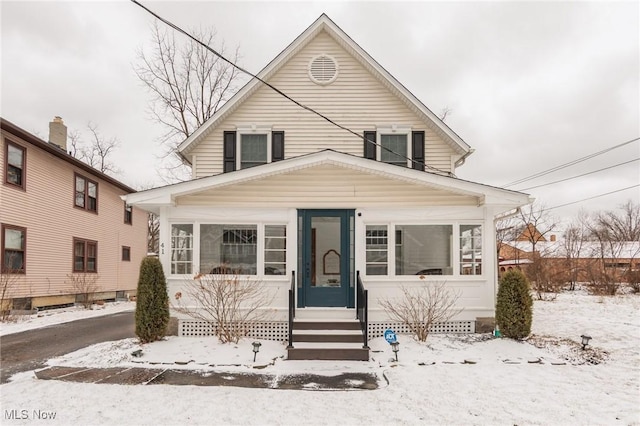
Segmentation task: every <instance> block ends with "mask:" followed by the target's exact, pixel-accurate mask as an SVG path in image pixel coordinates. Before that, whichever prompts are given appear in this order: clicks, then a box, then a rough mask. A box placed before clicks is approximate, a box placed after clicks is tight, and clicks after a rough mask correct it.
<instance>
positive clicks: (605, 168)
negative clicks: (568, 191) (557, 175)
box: [519, 157, 640, 191]
mask: <svg viewBox="0 0 640 426" xmlns="http://www.w3.org/2000/svg"><path fill="white" fill-rule="evenodd" d="M638 160H640V157H638V158H634V159H633V160H629V161H625V162H624V163H618V164H614V165H613V166H609V167H604V168H602V169H598V170H593V171H591V172H587V173H582V174H581V175H577V176H571V177H568V178H564V179H560V180H556V181H553V182H549V183H543V184H541V185H536V186H530V187H528V188H522V189H519V191H528V190H530V189H536V188H541V187H543V186H549V185H554V184H556V183H560V182H566V181H568V180H571V179H577V178H581V177H584V176H587V175H592V174H594V173H598V172H602V171H604V170H609V169H613V168H615V167H620V166H624V165H625V164H629V163H633V162H634V161H638Z"/></svg>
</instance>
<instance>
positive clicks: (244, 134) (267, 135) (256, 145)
mask: <svg viewBox="0 0 640 426" xmlns="http://www.w3.org/2000/svg"><path fill="white" fill-rule="evenodd" d="M237 135H238V145H237V150H238V155H237V163H236V164H237V169H238V170H241V169H248V168H250V167H255V166H260V165H262V164H267V163H269V162H271V128H266V127H256V126H252V127H250V128H243V127H239V128H238V132H237Z"/></svg>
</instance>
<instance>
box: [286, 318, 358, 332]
mask: <svg viewBox="0 0 640 426" xmlns="http://www.w3.org/2000/svg"><path fill="white" fill-rule="evenodd" d="M293 329H294V330H360V322H358V321H357V320H331V321H327V320H297V319H296V320H295V321H294V322H293Z"/></svg>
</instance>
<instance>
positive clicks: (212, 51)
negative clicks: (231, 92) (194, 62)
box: [131, 0, 453, 176]
mask: <svg viewBox="0 0 640 426" xmlns="http://www.w3.org/2000/svg"><path fill="white" fill-rule="evenodd" d="M131 2H132V3H134V4H136V5H138V6H140V7H141V8H142V9H144V10H146V11H147V12H148V13H149V14H151V15H153V16H154V17H155V18H156V19H158V20H159V21H161V22H164V23H165V24H166V25H168V26H169V27H171V28H173V29H174V30H176V31H178V32H179V33H181V34H184V35H185V36H187V37H188V38H190V39H191V40H193V41H194V42H196V43H198V44H199V45H200V46H202V47H204V48H205V49H207V50H208V51H209V52H211V53H213V54H214V55H216V56H217V57H218V58H220V59H222V60H223V61H225V62H226V63H228V64H229V65H231V66H232V67H234V68H236V69H237V70H238V71H241V72H243V73H245V74H247V75H248V76H250V77H251V78H255V79H256V80H258V81H259V82H260V83H262V84H264V85H265V86H267V87H269V88H270V89H272V90H273V91H274V92H276V93H277V94H279V95H280V96H282V97H284V98H285V99H288V100H289V101H291V102H293V103H294V104H296V105H297V106H299V107H300V108H302V109H304V110H307V111H309V112H310V113H312V114H315V115H317V116H318V117H320V118H322V119H324V120H326V121H327V122H329V123H331V124H332V125H334V126H336V127H338V128H340V129H342V130H345V131H347V132H349V133H351V134H353V135H355V136H356V137H358V138H359V139H362V140H363V141H365V142H367V143H371V144H373V145H375V146H377V147H380V148H381V149H384V150H385V151H387V152H390V153H391V154H394V155H397V156H398V157H400V158H404V159H406V160H409V161H410V162H411V163H412V164H419V165H421V166H422V163H419V162H417V161H416V160H414V159H412V158H409V157H407V156H405V155H402V154H398V153H397V152H394V151H393V150H391V149H389V148H387V147H385V146H382V145H381V144H379V143H377V142H375V141H370V140H368V139H366V138H365V137H364V135H361V134H359V133H357V132H355V131H353V130H351V129H349V128H348V127H345V126H343V125H341V124H339V123H336V122H335V121H333V120H332V119H330V118H329V117H327V116H326V115H324V114H322V113H320V112H318V111H316V110H314V109H313V108H311V107H308V106H306V105H304V104H302V103H300V102H298V101H296V100H295V99H293V98H292V97H290V96H289V95H287V94H286V93H284V92H283V91H282V90H280V89H278V88H277V87H275V86H273V85H272V84H271V83H268V82H266V81H265V80H263V79H261V78H260V77H258V76H257V75H255V74H253V73H252V72H250V71H247V70H246V69H244V68H242V67H241V66H239V65H237V64H235V63H234V62H232V61H231V60H229V59H227V58H225V57H224V56H223V55H222V54H220V53H218V52H217V51H216V50H214V49H213V48H211V47H209V45H208V44H206V43H204V42H202V41H200V40H198V39H197V38H196V37H194V36H192V35H191V34H189V33H188V32H187V31H185V30H183V29H182V28H180V27H179V26H177V25H176V24H174V23H172V22H170V21H168V20H167V19H165V18H163V17H161V16H160V15H158V14H157V13H155V12H153V11H152V10H151V9H149V8H148V7H146V6H144V5H143V4H142V3H140V2H138V1H137V0H131ZM409 143H410V141H409V140H407V144H409ZM424 167H426V168H428V169H431V170H433V171H434V172H437V173H444V174H446V175H448V176H453V173H452V172H447V171H444V170H440V169H438V168H436V167H433V166H430V165H428V164H426V163H425V164H424Z"/></svg>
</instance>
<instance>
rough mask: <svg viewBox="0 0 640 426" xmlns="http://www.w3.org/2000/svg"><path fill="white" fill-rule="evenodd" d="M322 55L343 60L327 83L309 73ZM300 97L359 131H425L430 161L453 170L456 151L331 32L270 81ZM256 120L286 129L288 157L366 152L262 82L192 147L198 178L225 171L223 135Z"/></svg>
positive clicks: (353, 138)
mask: <svg viewBox="0 0 640 426" xmlns="http://www.w3.org/2000/svg"><path fill="white" fill-rule="evenodd" d="M319 54H328V55H330V56H333V57H334V58H335V59H336V60H337V62H338V64H339V67H340V68H339V75H338V78H337V79H336V81H335V82H334V83H332V84H330V85H327V86H320V85H317V84H315V83H313V82H312V81H311V80H310V79H309V77H308V74H307V65H308V63H309V61H310V60H311V59H312V58H313V57H315V56H316V55H319ZM269 82H270V83H271V84H273V85H274V86H276V87H278V88H279V89H281V90H282V91H283V92H284V93H286V94H288V95H289V96H291V97H292V98H294V99H296V100H297V101H299V102H301V103H302V104H305V105H307V106H309V107H311V108H313V109H315V110H317V111H318V112H320V113H322V114H325V115H326V116H328V117H329V118H331V119H332V120H334V121H336V122H337V123H339V124H341V125H343V126H345V127H348V128H349V129H352V130H353V131H354V132H356V133H357V134H358V135H362V133H363V132H364V131H365V130H375V129H376V126H379V125H390V124H397V125H398V126H409V127H411V128H412V130H422V131H424V132H425V146H426V161H427V163H428V164H429V165H431V166H432V167H436V168H438V169H440V170H444V171H451V155H452V154H454V152H453V151H452V149H451V148H450V147H449V145H447V144H446V143H445V142H444V141H442V139H441V138H440V137H439V136H438V135H436V134H435V132H433V130H431V129H430V128H428V127H427V125H426V124H425V123H424V122H423V121H422V120H421V119H420V118H419V117H418V115H417V114H415V113H414V112H413V111H412V110H411V109H410V108H409V107H408V106H407V105H406V104H405V103H404V102H403V101H402V100H401V99H400V98H399V97H397V96H395V95H394V94H393V93H392V92H391V91H390V90H389V89H388V88H387V87H386V86H385V85H383V84H382V83H381V82H380V81H378V80H377V79H376V78H375V77H374V76H373V75H372V74H371V73H369V72H368V71H367V70H366V69H365V68H364V67H363V66H362V65H361V64H360V63H359V62H357V61H356V60H355V59H354V58H353V57H352V56H351V55H350V54H349V53H347V52H346V51H345V50H344V49H343V48H342V47H340V46H339V45H338V44H337V43H336V42H335V41H334V40H333V39H332V38H331V37H330V36H329V35H328V34H326V33H324V32H322V33H320V34H319V35H318V36H317V37H316V38H315V39H314V40H312V41H311V42H310V43H309V44H308V45H307V46H306V47H305V48H304V49H302V50H301V51H300V52H299V53H298V54H296V55H295V56H293V57H292V58H291V59H290V60H289V62H288V63H287V64H285V66H284V67H283V68H282V69H281V70H280V71H279V72H278V73H276V74H275V75H274V76H273V77H272V78H271V79H270V81H269ZM243 124H244V125H246V124H256V125H258V126H260V125H266V126H271V127H272V129H273V130H284V131H285V158H292V157H297V156H300V155H304V154H309V153H312V152H316V151H318V150H322V149H333V150H335V151H340V152H345V153H348V154H352V155H357V156H362V154H363V141H362V139H361V138H360V137H358V136H355V135H353V134H351V133H349V132H347V131H345V130H342V129H339V128H337V127H335V126H333V125H332V124H330V123H328V122H327V121H325V120H324V119H322V118H320V117H318V116H316V115H314V114H313V113H311V112H309V111H305V110H303V109H301V108H300V107H298V106H296V105H295V104H293V103H292V102H291V101H289V100H287V99H284V98H283V97H281V96H280V95H278V94H276V93H275V92H274V91H273V90H272V89H270V88H268V87H266V86H263V87H260V88H259V89H257V90H256V92H255V93H254V94H253V95H252V96H251V97H250V98H249V99H247V100H246V101H245V102H244V103H243V104H242V105H241V106H240V107H239V108H238V109H237V110H236V111H234V112H233V113H231V114H230V115H229V116H228V117H227V118H226V119H225V120H224V121H223V122H222V123H221V124H220V125H219V126H218V127H217V128H216V129H214V130H213V131H212V132H211V134H209V135H208V137H207V138H206V139H204V140H203V141H202V142H201V143H200V144H199V145H198V146H197V147H196V148H195V149H194V150H193V154H195V155H197V157H198V164H197V170H196V172H195V176H196V177H203V176H210V175H214V174H219V173H221V172H222V135H223V132H224V131H226V130H232V131H233V130H236V126H237V125H243Z"/></svg>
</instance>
